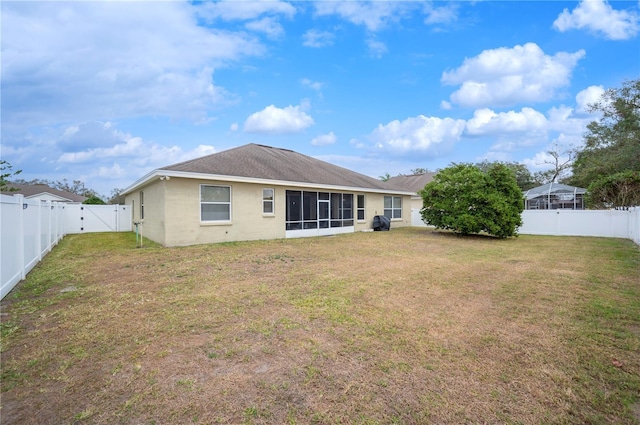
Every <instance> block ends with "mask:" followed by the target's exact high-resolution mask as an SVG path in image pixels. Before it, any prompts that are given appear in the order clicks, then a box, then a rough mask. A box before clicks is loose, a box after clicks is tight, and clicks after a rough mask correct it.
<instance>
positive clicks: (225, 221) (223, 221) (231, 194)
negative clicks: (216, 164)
mask: <svg viewBox="0 0 640 425" xmlns="http://www.w3.org/2000/svg"><path fill="white" fill-rule="evenodd" d="M203 187H226V188H228V189H229V201H228V202H227V201H224V202H223V201H207V202H203V201H202V188H203ZM198 196H199V197H200V199H199V200H200V203H199V204H200V223H203V224H228V223H231V217H232V215H231V214H232V210H231V200H232V199H233V193H232V189H231V186H229V185H224V184H201V185H200V192H199V193H198ZM203 204H207V205H228V206H229V219H228V220H203V219H202V205H203Z"/></svg>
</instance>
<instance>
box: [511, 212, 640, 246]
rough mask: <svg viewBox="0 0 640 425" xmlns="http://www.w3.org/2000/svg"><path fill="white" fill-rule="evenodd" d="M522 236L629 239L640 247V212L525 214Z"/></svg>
mask: <svg viewBox="0 0 640 425" xmlns="http://www.w3.org/2000/svg"><path fill="white" fill-rule="evenodd" d="M522 221H523V224H522V226H521V227H520V229H519V230H518V233H520V234H523V235H558V236H601V237H610V238H628V239H631V240H633V241H634V242H635V243H638V244H640V238H638V233H640V229H639V228H638V222H639V221H640V208H634V209H630V210H629V211H616V210H597V211H591V210H539V211H536V210H525V211H524V212H523V213H522Z"/></svg>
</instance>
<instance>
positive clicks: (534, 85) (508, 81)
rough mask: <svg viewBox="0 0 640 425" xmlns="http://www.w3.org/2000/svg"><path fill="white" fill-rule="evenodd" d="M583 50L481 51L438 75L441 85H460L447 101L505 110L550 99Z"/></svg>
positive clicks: (519, 48)
mask: <svg viewBox="0 0 640 425" xmlns="http://www.w3.org/2000/svg"><path fill="white" fill-rule="evenodd" d="M584 55H585V52H584V50H579V51H577V52H575V53H565V52H560V53H557V54H555V55H554V56H549V55H546V54H545V53H544V52H543V51H542V49H540V47H538V45H537V44H535V43H527V44H525V45H524V46H520V45H517V46H515V47H513V48H505V47H501V48H498V49H493V50H485V51H483V52H482V53H480V54H479V55H478V56H476V57H473V58H471V59H468V58H467V59H465V60H464V62H463V64H462V65H461V66H460V67H459V68H457V69H454V70H452V71H447V72H444V73H443V74H442V79H441V80H442V82H443V83H444V84H448V85H461V87H460V88H459V89H458V90H457V91H455V92H454V93H453V94H452V95H451V97H450V99H451V101H452V102H453V103H455V104H458V105H462V106H466V107H488V106H509V105H514V104H517V103H520V102H529V103H531V102H543V101H546V100H549V99H552V98H554V97H555V96H557V94H558V90H559V89H561V88H563V87H566V86H567V85H568V84H569V82H570V77H571V73H572V71H573V68H574V67H575V66H576V64H577V62H578V61H579V60H580V59H581V58H582V57H584Z"/></svg>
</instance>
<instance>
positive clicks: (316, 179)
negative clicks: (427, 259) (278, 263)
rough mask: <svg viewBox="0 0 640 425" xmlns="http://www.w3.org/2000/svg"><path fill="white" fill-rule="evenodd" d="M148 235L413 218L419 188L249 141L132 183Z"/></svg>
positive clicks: (260, 233) (168, 239)
mask: <svg viewBox="0 0 640 425" xmlns="http://www.w3.org/2000/svg"><path fill="white" fill-rule="evenodd" d="M123 195H125V203H126V204H127V205H131V206H132V207H133V212H134V218H133V219H134V222H137V223H141V228H140V229H141V231H142V233H143V236H145V237H148V238H149V239H151V240H153V241H156V242H158V243H160V244H162V245H164V246H183V245H193V244H203V243H215V242H228V241H242V240H257V239H277V238H289V237H302V236H319V235H332V234H337V233H347V232H355V231H363V230H370V229H371V228H372V224H373V217H374V216H376V215H386V216H388V217H390V218H391V227H392V228H393V227H400V226H410V225H411V213H410V211H411V210H410V208H411V205H410V198H411V195H412V192H410V191H406V190H402V189H398V188H397V187H394V186H393V185H391V184H388V183H386V182H383V181H380V180H377V179H374V178H372V177H368V176H365V175H362V174H359V173H356V172H353V171H350V170H347V169H345V168H342V167H338V166H336V165H333V164H329V163H327V162H323V161H320V160H318V159H314V158H311V157H309V156H306V155H302V154H300V153H297V152H294V151H291V150H288V149H279V148H274V147H270V146H263V145H257V144H249V145H244V146H240V147H238V148H234V149H229V150H226V151H223V152H219V153H216V154H213V155H208V156H204V157H202V158H197V159H194V160H191V161H186V162H182V163H179V164H174V165H170V166H168V167H163V168H159V169H157V170H154V171H152V172H151V173H149V174H147V175H146V176H144V177H143V178H141V179H140V180H138V181H136V182H135V183H134V184H132V185H131V186H129V187H128V188H127V189H125V190H124V192H123Z"/></svg>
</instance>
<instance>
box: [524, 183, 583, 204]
mask: <svg viewBox="0 0 640 425" xmlns="http://www.w3.org/2000/svg"><path fill="white" fill-rule="evenodd" d="M585 193H587V189H583V188H581V187H575V186H569V185H566V184H560V183H548V184H545V185H542V186H538V187H534V188H533V189H529V190H526V191H524V192H523V195H524V209H525V210H557V209H570V210H583V209H584V195H585Z"/></svg>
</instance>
